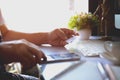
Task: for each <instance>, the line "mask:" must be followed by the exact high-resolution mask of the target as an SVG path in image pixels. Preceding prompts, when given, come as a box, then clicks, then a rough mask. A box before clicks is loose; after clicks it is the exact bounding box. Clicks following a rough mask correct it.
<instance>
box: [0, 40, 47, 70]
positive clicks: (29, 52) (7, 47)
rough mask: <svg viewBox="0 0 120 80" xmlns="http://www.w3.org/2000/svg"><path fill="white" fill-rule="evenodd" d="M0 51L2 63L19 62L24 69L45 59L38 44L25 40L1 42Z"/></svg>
mask: <svg viewBox="0 0 120 80" xmlns="http://www.w3.org/2000/svg"><path fill="white" fill-rule="evenodd" d="M0 51H1V52H0V55H1V56H2V61H3V63H5V64H8V63H11V62H20V63H21V64H22V66H23V68H24V69H29V68H31V67H33V66H35V65H36V64H37V63H41V61H45V60H47V58H46V56H45V55H44V53H43V52H42V51H41V50H40V48H39V47H38V46H36V45H35V44H33V43H30V42H28V41H26V40H14V41H7V42H2V43H0ZM2 52H3V53H2Z"/></svg>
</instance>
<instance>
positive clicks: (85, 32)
mask: <svg viewBox="0 0 120 80" xmlns="http://www.w3.org/2000/svg"><path fill="white" fill-rule="evenodd" d="M77 32H78V34H79V39H80V40H88V39H89V38H90V36H91V34H92V32H91V29H81V30H79V31H77Z"/></svg>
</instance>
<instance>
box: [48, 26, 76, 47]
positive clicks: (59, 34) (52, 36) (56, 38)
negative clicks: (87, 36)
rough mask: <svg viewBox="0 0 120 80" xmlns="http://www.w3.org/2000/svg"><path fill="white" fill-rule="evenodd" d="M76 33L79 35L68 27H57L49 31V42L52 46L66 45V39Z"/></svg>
mask: <svg viewBox="0 0 120 80" xmlns="http://www.w3.org/2000/svg"><path fill="white" fill-rule="evenodd" d="M74 35H78V34H77V33H75V32H74V31H73V30H70V29H67V28H60V29H55V30H53V31H51V32H50V33H49V38H48V39H49V44H51V45H52V46H64V45H66V44H67V42H66V40H67V39H68V38H70V37H72V36H74Z"/></svg>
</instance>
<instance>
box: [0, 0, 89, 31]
mask: <svg viewBox="0 0 120 80" xmlns="http://www.w3.org/2000/svg"><path fill="white" fill-rule="evenodd" d="M0 8H1V11H2V14H3V17H4V19H5V22H6V24H7V26H8V28H9V29H13V30H16V31H23V32H39V31H50V30H53V29H55V28H60V27H67V22H68V20H69V18H70V16H71V15H73V14H74V13H76V12H77V13H78V12H81V11H82V12H88V0H0Z"/></svg>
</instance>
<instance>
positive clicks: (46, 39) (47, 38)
mask: <svg viewBox="0 0 120 80" xmlns="http://www.w3.org/2000/svg"><path fill="white" fill-rule="evenodd" d="M0 30H1V32H2V35H3V41H10V40H18V39H26V40H27V41H30V42H32V43H34V44H37V45H40V44H51V45H53V46H64V45H65V44H67V42H66V39H68V38H70V37H72V35H77V34H76V33H75V32H74V31H73V30H69V29H66V28H60V29H55V30H53V31H51V32H38V33H23V32H17V31H12V30H9V29H8V28H7V27H6V26H5V25H1V27H0Z"/></svg>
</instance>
